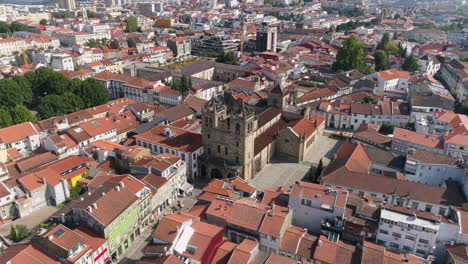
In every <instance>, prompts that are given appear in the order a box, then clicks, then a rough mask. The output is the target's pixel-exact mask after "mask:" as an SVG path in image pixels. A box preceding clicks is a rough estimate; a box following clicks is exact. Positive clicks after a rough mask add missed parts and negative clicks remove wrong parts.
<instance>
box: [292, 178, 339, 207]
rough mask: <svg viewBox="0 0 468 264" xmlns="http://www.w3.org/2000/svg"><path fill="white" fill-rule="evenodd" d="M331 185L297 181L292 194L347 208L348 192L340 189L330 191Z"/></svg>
mask: <svg viewBox="0 0 468 264" xmlns="http://www.w3.org/2000/svg"><path fill="white" fill-rule="evenodd" d="M329 189H330V187H327V186H324V185H320V184H314V183H310V182H302V181H301V182H299V183H295V184H294V186H293V189H292V191H291V196H295V197H300V198H303V197H304V198H307V199H310V200H318V201H321V202H323V203H327V204H333V205H334V206H335V208H345V206H346V201H347V198H348V192H347V191H345V190H341V189H338V190H336V193H333V192H329Z"/></svg>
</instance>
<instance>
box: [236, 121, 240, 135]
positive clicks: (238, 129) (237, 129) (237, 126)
mask: <svg viewBox="0 0 468 264" xmlns="http://www.w3.org/2000/svg"><path fill="white" fill-rule="evenodd" d="M236 135H240V125H239V124H236Z"/></svg>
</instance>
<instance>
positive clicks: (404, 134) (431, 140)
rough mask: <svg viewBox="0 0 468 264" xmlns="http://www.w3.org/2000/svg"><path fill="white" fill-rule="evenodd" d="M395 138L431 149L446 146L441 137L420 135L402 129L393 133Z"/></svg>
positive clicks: (396, 129)
mask: <svg viewBox="0 0 468 264" xmlns="http://www.w3.org/2000/svg"><path fill="white" fill-rule="evenodd" d="M393 138H395V139H399V140H403V141H407V142H411V143H415V144H418V145H423V146H427V147H431V148H438V149H443V148H444V144H443V142H442V140H441V137H440V136H437V135H431V134H424V133H418V132H414V131H410V130H406V129H402V128H395V131H394V132H393Z"/></svg>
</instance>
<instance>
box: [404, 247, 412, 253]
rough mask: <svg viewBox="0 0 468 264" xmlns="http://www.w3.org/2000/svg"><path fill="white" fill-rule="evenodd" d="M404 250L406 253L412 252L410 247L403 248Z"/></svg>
mask: <svg viewBox="0 0 468 264" xmlns="http://www.w3.org/2000/svg"><path fill="white" fill-rule="evenodd" d="M403 250H404V251H406V252H411V251H412V250H411V248H410V247H408V246H403Z"/></svg>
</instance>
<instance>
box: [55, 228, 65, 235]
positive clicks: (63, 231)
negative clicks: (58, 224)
mask: <svg viewBox="0 0 468 264" xmlns="http://www.w3.org/2000/svg"><path fill="white" fill-rule="evenodd" d="M63 233H65V230H63V229H62V228H60V229H58V230H57V231H55V232H54V237H60V236H61V235H63Z"/></svg>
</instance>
